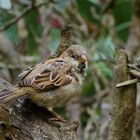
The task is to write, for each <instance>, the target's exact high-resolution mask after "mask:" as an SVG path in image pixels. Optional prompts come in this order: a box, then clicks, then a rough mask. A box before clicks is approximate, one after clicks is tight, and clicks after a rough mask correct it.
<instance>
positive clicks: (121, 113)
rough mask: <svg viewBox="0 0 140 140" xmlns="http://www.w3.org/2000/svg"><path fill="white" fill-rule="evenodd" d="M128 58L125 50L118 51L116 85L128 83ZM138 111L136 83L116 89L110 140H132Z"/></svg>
mask: <svg viewBox="0 0 140 140" xmlns="http://www.w3.org/2000/svg"><path fill="white" fill-rule="evenodd" d="M127 63H128V58H127V54H126V52H125V51H124V50H121V49H118V52H117V59H116V67H115V83H116V84H117V83H120V82H123V81H127V80H128V79H129V78H130V75H129V73H128V72H127V71H128V67H127ZM135 111H136V83H134V84H132V85H128V86H124V87H120V88H116V92H115V93H114V95H113V108H112V112H111V115H112V123H111V126H110V130H109V140H131V138H132V132H133V123H134V118H135Z"/></svg>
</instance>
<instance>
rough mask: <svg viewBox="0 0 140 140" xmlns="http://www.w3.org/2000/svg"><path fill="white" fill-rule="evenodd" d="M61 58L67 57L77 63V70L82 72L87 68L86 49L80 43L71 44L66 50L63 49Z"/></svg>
mask: <svg viewBox="0 0 140 140" xmlns="http://www.w3.org/2000/svg"><path fill="white" fill-rule="evenodd" d="M60 57H62V58H68V59H70V60H72V61H73V63H77V67H78V69H79V72H81V73H84V72H85V69H86V68H87V57H86V50H85V48H84V47H83V46H81V45H71V46H70V47H69V48H68V49H67V50H65V51H64V52H63V53H62V54H61V56H60Z"/></svg>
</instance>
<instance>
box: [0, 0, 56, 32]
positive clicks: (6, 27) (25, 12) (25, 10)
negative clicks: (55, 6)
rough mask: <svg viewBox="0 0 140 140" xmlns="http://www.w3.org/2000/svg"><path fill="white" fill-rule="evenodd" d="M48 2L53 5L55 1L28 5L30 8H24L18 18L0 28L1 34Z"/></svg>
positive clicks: (50, 0)
mask: <svg viewBox="0 0 140 140" xmlns="http://www.w3.org/2000/svg"><path fill="white" fill-rule="evenodd" d="M49 2H52V3H54V2H55V1H54V0H49V1H45V2H42V3H40V4H37V5H30V6H28V7H27V8H25V9H24V10H23V11H22V13H21V14H20V15H19V16H17V17H15V18H13V19H12V20H10V21H9V22H7V23H6V24H5V26H3V27H1V28H0V32H3V31H5V30H7V29H8V28H9V27H11V26H12V25H13V24H15V23H16V22H17V21H19V20H20V19H21V18H23V17H24V16H25V15H27V14H28V13H30V11H32V10H33V9H37V8H40V7H41V6H43V5H46V4H48V3H49Z"/></svg>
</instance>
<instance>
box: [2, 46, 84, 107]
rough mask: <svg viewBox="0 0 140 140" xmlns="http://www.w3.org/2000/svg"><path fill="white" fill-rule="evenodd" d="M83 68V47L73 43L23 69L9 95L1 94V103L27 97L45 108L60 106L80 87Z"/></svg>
mask: <svg viewBox="0 0 140 140" xmlns="http://www.w3.org/2000/svg"><path fill="white" fill-rule="evenodd" d="M86 68H87V59H86V52H85V49H84V48H83V47H82V46H80V45H72V46H70V47H69V48H68V49H67V50H66V51H64V52H63V54H62V55H61V56H60V57H58V58H55V59H50V60H47V61H46V62H43V63H40V64H37V65H36V66H34V67H31V68H28V69H26V70H25V71H23V72H22V73H21V74H20V75H19V82H18V87H16V88H15V91H14V92H13V93H12V94H9V95H5V96H1V97H0V103H11V102H13V101H15V100H17V99H18V98H19V97H21V96H26V97H27V98H30V99H31V100H32V101H33V102H35V103H37V104H38V105H40V106H44V107H46V108H48V109H50V108H53V107H59V106H63V105H65V104H66V103H67V102H68V101H69V100H70V99H71V98H72V97H73V96H75V95H76V94H77V93H78V92H79V91H80V90H81V86H82V83H83V79H84V73H85V69H86Z"/></svg>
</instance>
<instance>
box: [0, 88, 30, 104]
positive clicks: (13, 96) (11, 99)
mask: <svg viewBox="0 0 140 140" xmlns="http://www.w3.org/2000/svg"><path fill="white" fill-rule="evenodd" d="M27 95H28V94H27V92H26V90H25V89H24V88H16V89H14V91H7V90H4V91H1V92H0V104H8V105H11V104H14V103H15V102H16V101H17V100H18V99H19V98H23V97H24V98H26V97H27Z"/></svg>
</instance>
